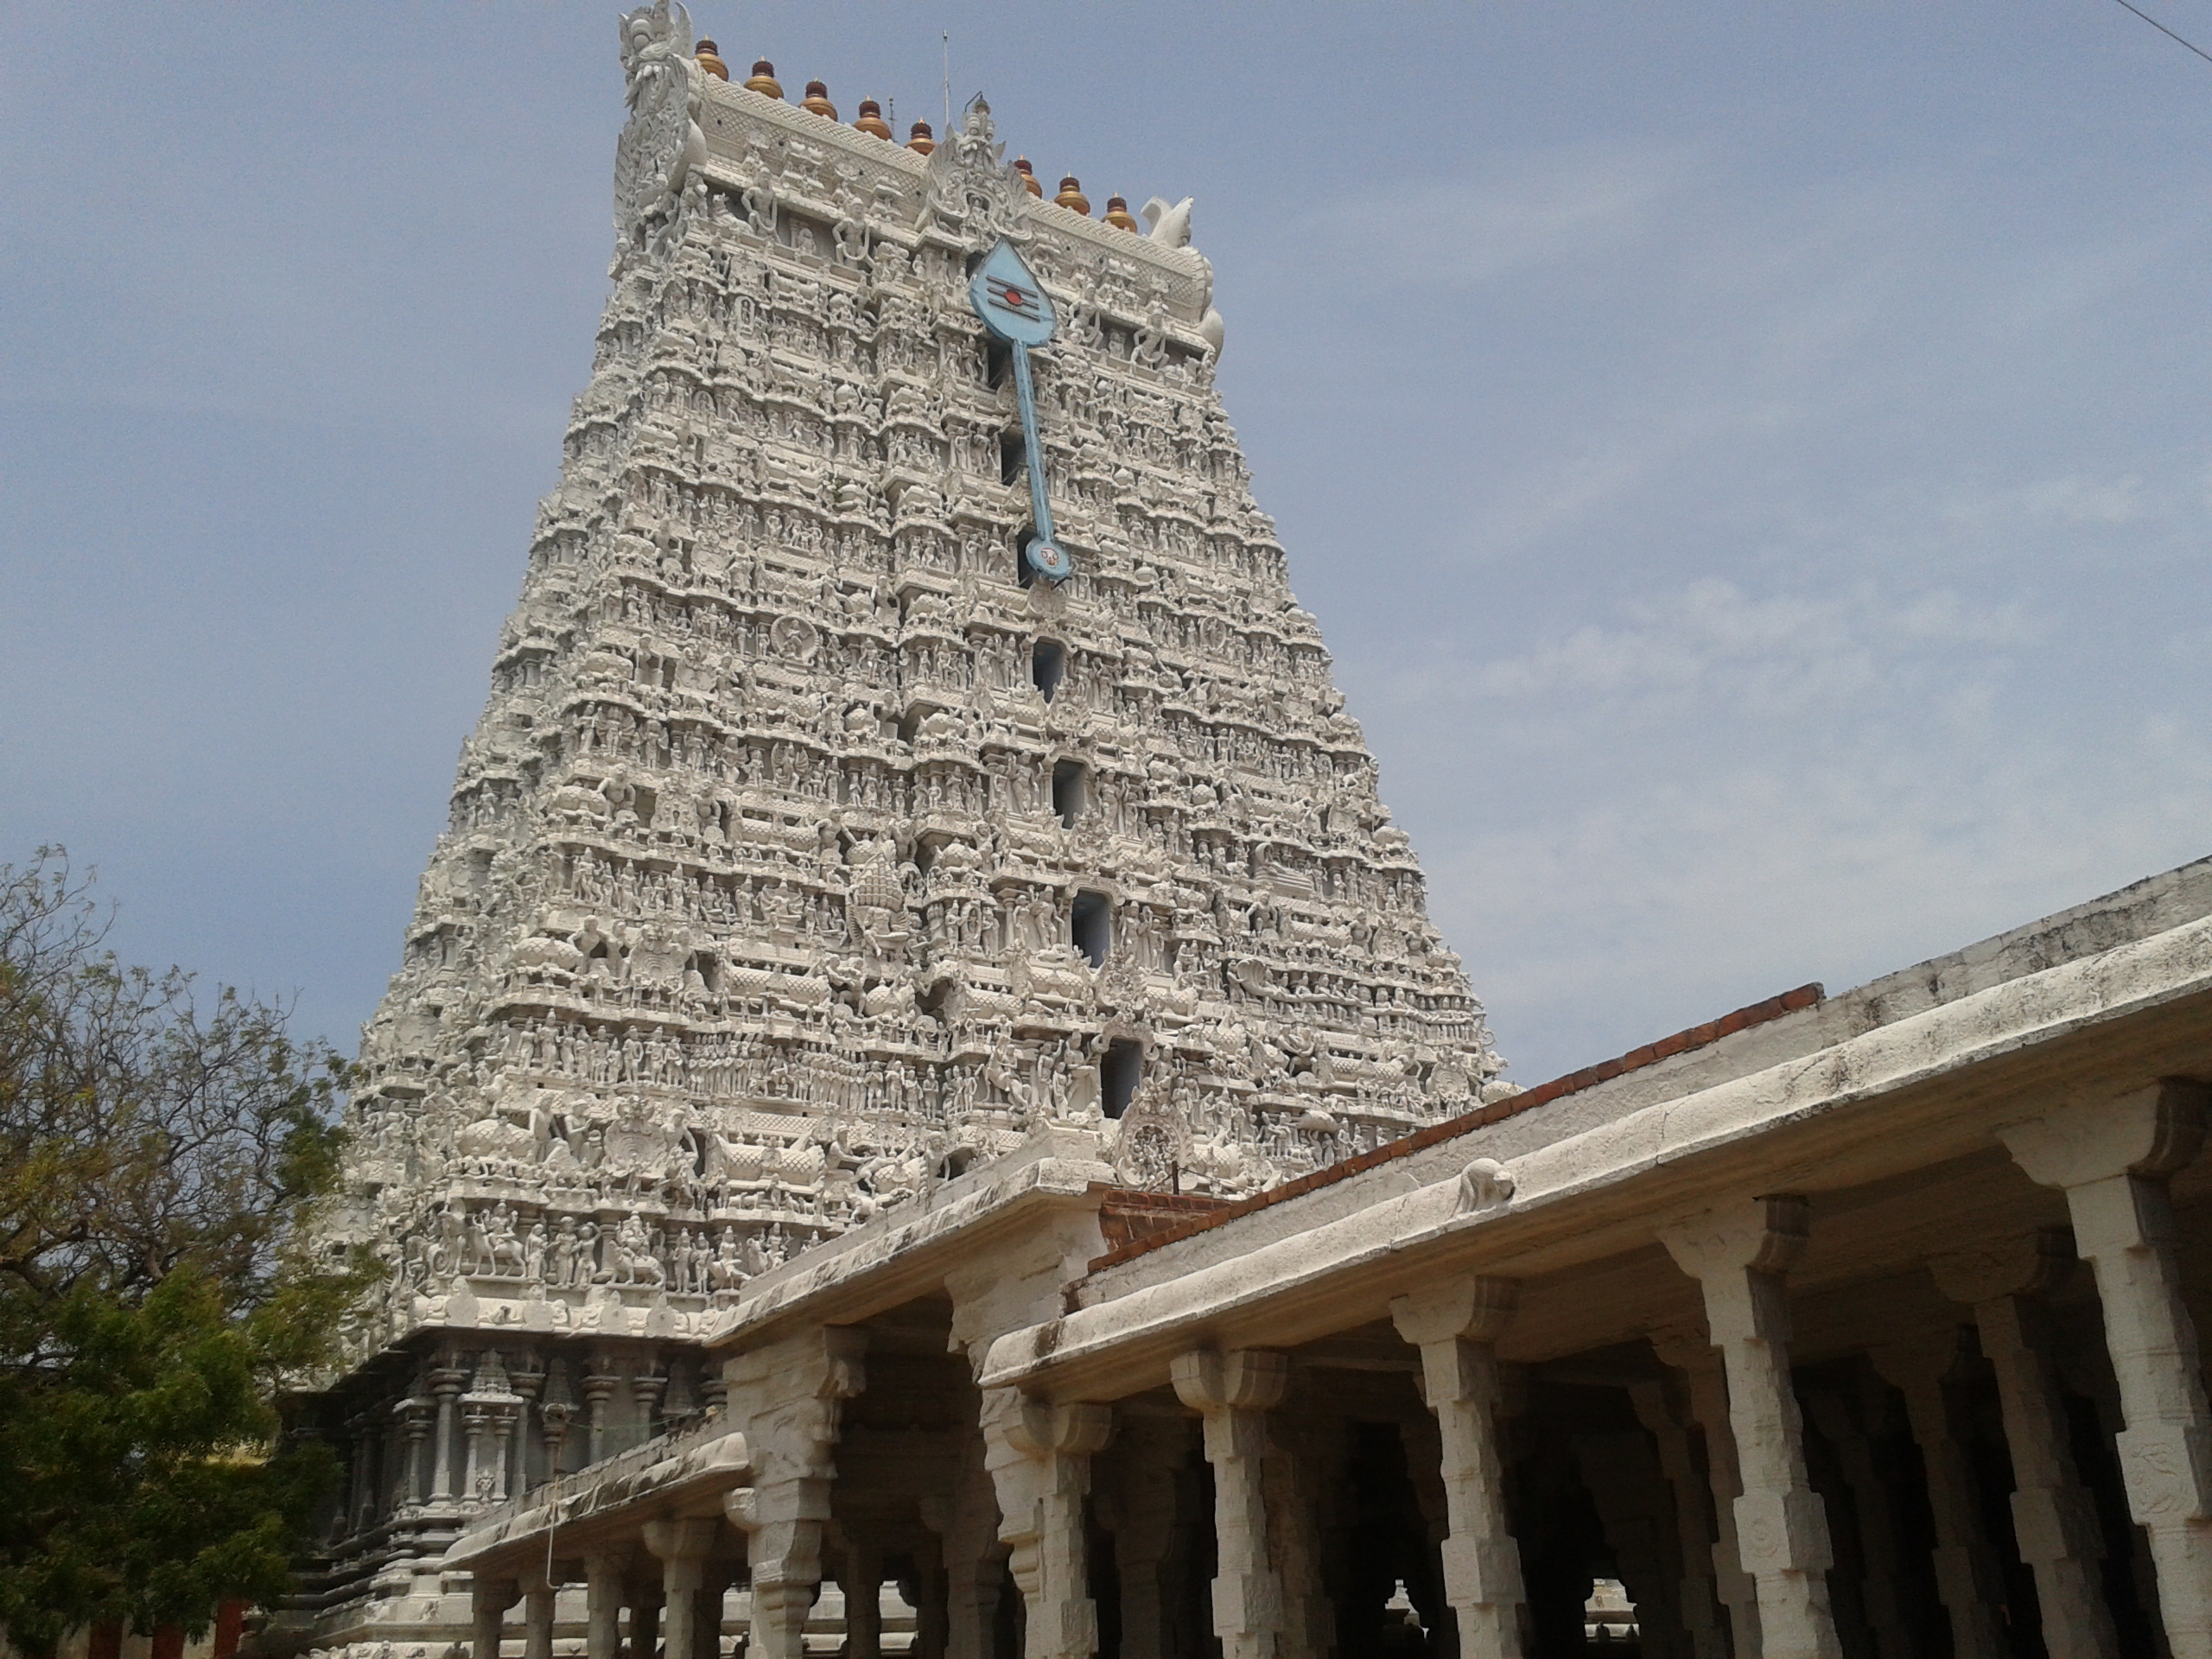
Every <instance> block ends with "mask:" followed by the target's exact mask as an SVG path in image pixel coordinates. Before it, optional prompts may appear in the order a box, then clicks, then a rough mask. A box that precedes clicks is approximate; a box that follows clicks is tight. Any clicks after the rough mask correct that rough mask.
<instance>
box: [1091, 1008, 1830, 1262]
mask: <svg viewBox="0 0 2212 1659" xmlns="http://www.w3.org/2000/svg"><path fill="white" fill-rule="evenodd" d="M1826 995H1827V991H1826V990H1825V989H1824V988H1822V987H1821V985H1820V984H1819V983H1817V982H1815V983H1813V984H1810V985H1800V986H1799V987H1798V988H1796V990H1794V991H1784V992H1783V994H1782V995H1779V996H1770V997H1768V998H1767V999H1766V1001H1764V1002H1753V1003H1751V1004H1750V1005H1749V1006H1748V1007H1741V1008H1738V1009H1737V1010H1735V1012H1733V1013H1732V1014H1722V1015H1721V1016H1720V1017H1719V1019H1718V1020H1707V1021H1706V1022H1705V1023H1704V1024H1703V1025H1701V1026H1692V1027H1689V1029H1688V1030H1687V1031H1678V1032H1676V1033H1675V1034H1674V1035H1673V1036H1671V1037H1662V1038H1661V1039H1659V1040H1658V1041H1657V1042H1656V1043H1646V1044H1644V1045H1643V1047H1641V1048H1632V1049H1630V1051H1629V1052H1627V1053H1625V1054H1624V1055H1622V1056H1621V1057H1620V1058H1618V1059H1612V1060H1602V1061H1600V1062H1599V1064H1597V1065H1591V1066H1585V1067H1584V1068H1583V1069H1582V1070H1581V1071H1570V1072H1568V1073H1567V1076H1565V1077H1554V1078H1553V1079H1552V1080H1551V1081H1550V1082H1549V1083H1542V1084H1537V1085H1536V1086H1535V1088H1534V1089H1524V1090H1522V1091H1521V1092H1520V1093H1519V1094H1517V1095H1510V1096H1507V1097H1506V1098H1505V1099H1503V1100H1498V1101H1493V1102H1491V1103H1490V1104H1489V1105H1487V1106H1478V1107H1477V1108H1476V1109H1474V1110H1473V1111H1471V1112H1463V1113H1461V1114H1460V1115H1459V1116H1457V1117H1447V1118H1446V1119H1445V1120H1444V1121H1443V1122H1440V1123H1432V1124H1430V1125H1429V1126H1428V1127H1427V1128H1425V1129H1416V1130H1414V1132H1413V1133H1412V1134H1411V1135H1400V1136H1399V1137H1398V1138H1397V1139H1396V1140H1395V1141H1384V1142H1383V1144H1382V1145H1381V1146H1379V1147H1376V1148H1375V1149H1374V1150H1373V1151H1372V1152H1363V1153H1362V1154H1359V1156H1357V1158H1347V1159H1345V1160H1344V1161H1343V1162H1342V1163H1337V1164H1331V1165H1330V1166H1328V1167H1327V1168H1325V1169H1317V1170H1315V1171H1314V1172H1313V1173H1311V1174H1310V1175H1301V1176H1300V1177H1299V1178H1298V1179H1296V1180H1294V1181H1285V1182H1284V1183H1283V1184H1282V1185H1281V1186H1271V1187H1269V1188H1268V1190H1267V1191H1266V1192H1256V1193H1255V1194H1253V1195H1252V1196H1251V1197H1250V1198H1237V1199H1233V1200H1231V1199H1220V1200H1216V1201H1215V1203H1216V1206H1217V1207H1215V1208H1214V1209H1213V1210H1211V1211H1210V1212H1209V1213H1207V1214H1205V1215H1203V1216H1198V1217H1192V1219H1190V1220H1188V1221H1183V1222H1178V1223H1177V1224H1175V1225H1173V1226H1172V1227H1164V1228H1161V1229H1160V1230H1158V1231H1156V1232H1150V1233H1147V1234H1145V1235H1144V1236H1142V1237H1139V1238H1134V1239H1131V1240H1130V1241H1129V1242H1128V1243H1126V1244H1122V1245H1119V1246H1117V1247H1116V1248H1115V1249H1110V1250H1109V1251H1107V1252H1106V1254H1105V1255H1101V1256H1096V1257H1094V1258H1093V1259H1092V1261H1091V1263H1090V1271H1091V1272H1092V1273H1097V1272H1100V1271H1102V1270H1103V1269H1104V1268H1111V1267H1116V1266H1119V1265H1120V1264H1121V1263H1122V1262H1133V1261H1135V1259H1136V1258H1137V1257H1139V1256H1141V1255H1149V1254H1151V1253H1152V1252H1153V1251H1154V1250H1156V1249H1160V1247H1161V1246H1163V1245H1166V1244H1173V1243H1175V1242H1176V1241H1177V1240H1178V1239H1184V1238H1189V1237H1191V1236H1192V1235H1194V1234H1197V1233H1203V1232H1207V1231H1210V1230H1212V1229H1213V1228H1216V1227H1218V1226H1220V1225H1221V1224H1223V1223H1224V1222H1229V1221H1234V1220H1236V1217H1239V1216H1249V1215H1250V1214H1252V1213H1253V1212H1254V1211H1260V1210H1265V1209H1267V1208H1268V1207H1269V1206H1270V1205H1277V1204H1282V1203H1285V1202H1287V1200H1289V1199H1291V1198H1302V1197H1303V1196H1304V1195H1305V1194H1306V1193H1308V1192H1315V1191H1318V1190H1319V1188H1321V1187H1325V1186H1327V1185H1332V1183H1334V1182H1337V1181H1341V1180H1344V1179H1349V1178H1350V1177H1351V1176H1354V1175H1357V1174H1358V1173H1360V1172H1361V1171H1363V1170H1369V1169H1374V1168H1376V1166H1379V1165H1383V1164H1387V1163H1389V1161H1390V1160H1392V1159H1394V1158H1404V1157H1408V1156H1410V1155H1411V1154H1414V1153H1416V1152H1424V1151H1426V1150H1427V1149H1428V1148H1429V1147H1433V1146H1440V1145H1441V1144H1442V1143H1443V1142H1445V1141H1450V1140H1453V1139H1455V1138H1457V1137H1458V1136H1459V1135H1467V1134H1470V1133H1471V1132H1472V1131H1474V1130H1476V1129H1480V1128H1488V1127H1489V1126H1490V1125H1491V1124H1492V1123H1502V1122H1504V1121H1505V1120H1506V1119H1507V1118H1509V1117H1518V1116H1520V1115H1521V1114H1522V1113H1523V1112H1532V1111H1534V1110H1535V1109H1536V1108H1537V1107H1539V1106H1548V1105H1550V1104H1551V1103H1552V1102H1554V1101H1555V1100H1559V1099H1562V1098H1564V1097H1565V1096H1568V1095H1575V1094H1580V1093H1581V1092H1582V1090H1585V1089H1590V1088H1594V1087H1595V1086H1596V1085H1597V1084H1601V1083H1608V1082H1611V1080H1612V1079H1613V1078H1615V1077H1619V1076H1621V1075H1622V1074H1623V1073H1624V1072H1628V1071H1642V1070H1643V1068H1644V1067H1645V1066H1647V1065H1657V1064H1658V1063H1659V1062H1660V1061H1661V1060H1666V1059H1672V1058H1674V1057H1675V1055H1677V1054H1687V1053H1688V1052H1690V1051H1691V1050H1693V1049H1699V1048H1705V1047H1708V1046H1711V1045H1713V1044H1714V1043H1717V1042H1719V1040H1720V1039H1722V1038H1723V1037H1732V1036H1734V1035H1735V1034H1736V1033H1738V1032H1739V1031H1748V1030H1750V1029H1751V1027H1753V1026H1763V1025H1764V1024H1766V1023H1767V1021H1768V1020H1779V1019H1781V1018H1782V1016H1783V1015H1784V1014H1795V1013H1796V1012H1797V1010H1798V1009H1800V1008H1809V1007H1812V1006H1813V1005H1814V1004H1815V1002H1818V1001H1821V999H1822V998H1824V997H1825V996H1826ZM1196 1196H1198V1195H1196V1194H1187V1195H1185V1198H1186V1200H1187V1198H1194V1197H1196Z"/></svg>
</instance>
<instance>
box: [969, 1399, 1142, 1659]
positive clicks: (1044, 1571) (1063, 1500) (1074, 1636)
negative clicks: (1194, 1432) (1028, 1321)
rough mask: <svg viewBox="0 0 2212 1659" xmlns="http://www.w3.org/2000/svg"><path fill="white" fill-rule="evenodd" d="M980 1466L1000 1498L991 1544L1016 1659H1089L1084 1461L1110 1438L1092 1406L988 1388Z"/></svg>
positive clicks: (1093, 1613)
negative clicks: (1015, 1620) (999, 1548)
mask: <svg viewBox="0 0 2212 1659" xmlns="http://www.w3.org/2000/svg"><path fill="white" fill-rule="evenodd" d="M982 1429H983V1446H984V1466H985V1467H986V1468H987V1469H988V1470H989V1471H990V1473H991V1484H992V1486H993V1488H994V1490H995V1491H996V1492H997V1493H998V1500H999V1541H1001V1543H1003V1544H1005V1545H1006V1546H1007V1548H1009V1549H1010V1550H1011V1551H1012V1554H1011V1556H1010V1557H1009V1559H1008V1561H1007V1565H1008V1567H1011V1568H1012V1570H1013V1573H1014V1583H1015V1584H1016V1585H1017V1586H1020V1590H1021V1600H1022V1605H1023V1607H1024V1609H1025V1610H1026V1612H1027V1618H1026V1619H1025V1621H1024V1629H1025V1630H1026V1635H1025V1637H1024V1639H1023V1646H1024V1649H1025V1654H1024V1659H1090V1655H1091V1654H1093V1653H1096V1651H1097V1650H1098V1609H1097V1607H1096V1605H1095V1604H1094V1603H1093V1602H1092V1601H1091V1599H1090V1568H1089V1564H1088V1562H1087V1560H1085V1556H1084V1527H1083V1500H1084V1497H1085V1495H1086V1494H1088V1493H1089V1492H1090V1456H1091V1453H1093V1452H1097V1451H1099V1450H1101V1449H1103V1447H1104V1446H1105V1444H1106V1442H1107V1440H1109V1438H1110V1437H1111V1436H1112V1434H1113V1432H1114V1414H1113V1411H1112V1409H1111V1408H1109V1407H1106V1406H1098V1405H1082V1404H1074V1405H1058V1406H1056V1405H1052V1404H1051V1403H1049V1402H1046V1401H1042V1400H1031V1399H1026V1398H1024V1397H1023V1396H1022V1395H1020V1394H1019V1393H1018V1392H1016V1391H1015V1390H1014V1389H991V1390H990V1391H989V1392H988V1394H987V1395H985V1396H984V1400H983V1416H982Z"/></svg>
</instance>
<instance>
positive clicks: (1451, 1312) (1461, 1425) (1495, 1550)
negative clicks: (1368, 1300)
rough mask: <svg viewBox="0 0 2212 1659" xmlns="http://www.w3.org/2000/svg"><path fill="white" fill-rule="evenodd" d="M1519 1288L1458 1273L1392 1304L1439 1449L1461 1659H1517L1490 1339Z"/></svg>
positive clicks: (1515, 1571) (1517, 1559) (1448, 1588)
mask: <svg viewBox="0 0 2212 1659" xmlns="http://www.w3.org/2000/svg"><path fill="white" fill-rule="evenodd" d="M1519 1290H1520V1287H1519V1285H1518V1284H1517V1283H1516V1281H1513V1280H1510V1279H1485V1278H1477V1277H1474V1276H1473V1275H1471V1274H1461V1275H1459V1277H1456V1278H1453V1279H1450V1280H1447V1281H1445V1282H1443V1283H1441V1284H1438V1285H1432V1286H1427V1287H1423V1288H1422V1289H1421V1290H1419V1291H1415V1292H1413V1293H1412V1294H1408V1295H1404V1296H1399V1297H1395V1298H1394V1299H1393V1300H1392V1301H1391V1303H1390V1318H1391V1320H1392V1322H1393V1323H1395V1325H1396V1326H1397V1327H1398V1335H1399V1336H1400V1337H1401V1338H1403V1339H1404V1340H1405V1341H1407V1342H1409V1343H1411V1344H1413V1345H1414V1347H1416V1348H1418V1349H1420V1350H1421V1384H1422V1390H1421V1391H1422V1393H1423V1395H1425V1396H1426V1398H1427V1402H1428V1408H1429V1409H1430V1410H1431V1411H1433V1412H1434V1413H1435V1414H1436V1426H1437V1430H1438V1432H1439V1433H1440V1434H1441V1436H1442V1437H1443V1441H1444V1460H1443V1472H1444V1503H1445V1511H1446V1516H1448V1517H1449V1522H1450V1526H1451V1532H1450V1535H1448V1536H1447V1537H1446V1539H1445V1541H1444V1596H1445V1599H1446V1601H1448V1602H1449V1603H1451V1605H1452V1610H1453V1611H1454V1612H1456V1613H1457V1614H1458V1616H1459V1620H1458V1622H1459V1654H1460V1659H1520V1653H1521V1604H1522V1601H1524V1600H1525V1599H1527V1598H1526V1596H1525V1595H1524V1593H1523V1592H1522V1586H1521V1550H1520V1546H1519V1545H1517V1544H1516V1542H1515V1541H1514V1539H1513V1535H1512V1533H1511V1532H1510V1531H1509V1530H1508V1529H1507V1527H1506V1523H1505V1487H1504V1465H1503V1463H1502V1462H1501V1461H1500V1459H1499V1458H1498V1452H1497V1421H1496V1418H1495V1413H1496V1411H1497V1403H1498V1382H1497V1338H1498V1337H1499V1335H1500V1334H1501V1333H1502V1332H1503V1331H1504V1329H1505V1325H1506V1322H1507V1321H1508V1320H1509V1319H1511V1318H1512V1317H1513V1307H1514V1303H1515V1300H1516V1297H1517V1295H1518V1294H1519Z"/></svg>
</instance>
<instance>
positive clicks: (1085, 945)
mask: <svg viewBox="0 0 2212 1659" xmlns="http://www.w3.org/2000/svg"><path fill="white" fill-rule="evenodd" d="M1068 932H1069V937H1070V938H1071V939H1072V940H1073V941H1074V944H1075V948H1076V949H1077V950H1080V951H1082V952H1083V954H1084V956H1086V957H1090V965H1091V966H1092V967H1094V968H1103V967H1104V966H1105V965H1106V953H1107V952H1108V951H1109V950H1112V949H1113V948H1114V901H1113V900H1112V899H1109V898H1108V897H1107V896H1106V895H1105V894H1104V893H1077V894H1076V896H1075V904H1074V906H1072V907H1071V909H1070V910H1069V912H1068Z"/></svg>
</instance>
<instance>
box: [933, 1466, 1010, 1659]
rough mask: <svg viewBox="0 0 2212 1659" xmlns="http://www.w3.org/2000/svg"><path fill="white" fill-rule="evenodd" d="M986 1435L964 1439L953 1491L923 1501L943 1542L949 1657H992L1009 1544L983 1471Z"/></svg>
mask: <svg viewBox="0 0 2212 1659" xmlns="http://www.w3.org/2000/svg"><path fill="white" fill-rule="evenodd" d="M983 1457H984V1448H983V1442H982V1430H981V1429H980V1428H979V1429H978V1430H977V1431H976V1438H975V1439H974V1440H963V1442H962V1444H961V1447H960V1451H959V1453H958V1457H957V1467H958V1470H959V1473H958V1475H957V1478H956V1481H955V1484H954V1487H953V1490H952V1491H950V1492H947V1493H944V1494H942V1495H941V1496H938V1497H931V1498H926V1499H925V1500H924V1501H923V1507H922V1515H923V1519H924V1523H925V1525H927V1526H928V1527H930V1528H931V1529H932V1530H934V1531H935V1532H936V1533H937V1535H938V1537H939V1538H941V1539H943V1540H944V1584H945V1611H944V1650H945V1652H946V1654H948V1655H949V1656H950V1659H991V1649H992V1632H993V1630H995V1622H996V1620H997V1618H998V1604H999V1586H1000V1584H1001V1580H1003V1579H1004V1578H1005V1576H1006V1557H1005V1549H1006V1546H1004V1545H1003V1544H1001V1543H1000V1542H999V1538H998V1526H999V1505H998V1497H997V1495H996V1493H995V1491H994V1490H993V1488H992V1484H991V1478H990V1475H989V1473H988V1471H986V1470H985V1469H984V1467H983Z"/></svg>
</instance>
